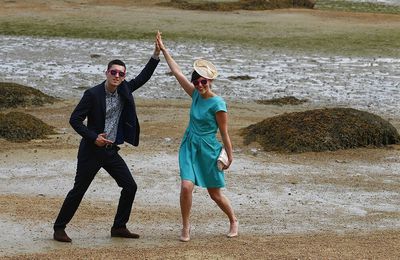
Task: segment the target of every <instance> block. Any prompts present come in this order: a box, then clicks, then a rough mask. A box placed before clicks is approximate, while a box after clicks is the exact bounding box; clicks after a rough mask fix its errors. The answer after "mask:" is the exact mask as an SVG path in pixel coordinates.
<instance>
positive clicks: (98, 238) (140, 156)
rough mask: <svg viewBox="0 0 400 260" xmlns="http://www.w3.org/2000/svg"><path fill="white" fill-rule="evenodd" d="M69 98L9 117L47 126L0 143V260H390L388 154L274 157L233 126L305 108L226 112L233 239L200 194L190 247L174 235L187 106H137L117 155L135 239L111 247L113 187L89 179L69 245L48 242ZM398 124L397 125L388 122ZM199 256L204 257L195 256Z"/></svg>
mask: <svg viewBox="0 0 400 260" xmlns="http://www.w3.org/2000/svg"><path fill="white" fill-rule="evenodd" d="M75 103H76V100H69V101H61V102H58V103H56V104H53V105H48V106H45V107H39V108H26V109H19V110H21V111H25V112H29V113H30V114H33V115H35V116H36V117H38V118H40V119H42V120H43V121H45V122H46V123H48V124H51V125H53V126H55V127H56V129H57V131H58V134H56V135H53V136H50V137H49V138H48V139H44V140H33V141H30V142H28V143H11V142H8V141H5V140H1V141H0V144H1V147H2V149H1V152H0V158H1V161H0V169H1V179H2V180H1V184H0V190H1V195H0V198H1V199H0V202H1V203H0V208H1V210H0V212H1V214H0V218H1V222H0V229H1V230H2V233H3V234H6V235H2V243H1V245H0V255H1V257H4V258H15V259H24V258H25V259H32V258H34V259H54V258H58V259H66V258H68V259H70V258H71V257H73V258H90V259H99V258H102V259H103V258H106V259H108V258H112V259H122V258H126V257H128V258H134V259H136V258H155V259H159V258H162V259H172V258H176V257H182V258H187V259H215V258H222V259H227V258H255V259H260V258H270V259H277V258H278V259H279V258H286V259H287V258H299V259H304V258H311V259H321V258H331V259H396V258H398V256H399V252H400V251H399V250H400V248H399V242H400V233H399V227H400V221H399V219H400V218H399V217H400V216H399V214H400V213H399V207H398V201H399V199H400V194H399V169H400V157H399V155H400V146H390V147H387V148H381V149H372V148H362V149H354V150H346V151H337V152H323V153H302V154H276V153H266V152H263V151H262V150H261V149H260V147H259V146H258V145H257V144H256V143H253V144H251V145H249V146H244V145H243V143H242V137H241V136H240V134H239V133H240V129H241V128H242V127H243V126H246V125H248V124H250V123H252V122H258V121H260V120H262V119H263V118H264V117H268V116H273V115H276V114H280V113H284V112H290V111H300V110H306V109H312V107H310V105H308V104H304V105H300V106H271V105H269V106H266V105H260V104H256V103H251V102H249V103H232V102H231V103H229V107H230V120H231V124H230V129H231V130H230V133H231V135H232V139H233V143H234V156H235V161H234V164H233V165H232V167H231V169H230V170H228V171H227V172H226V180H227V188H226V189H225V192H226V194H227V196H229V198H230V199H231V200H232V204H233V206H234V208H235V209H236V212H237V215H238V217H239V220H240V236H239V237H238V238H235V239H227V238H226V237H225V233H226V232H227V229H228V222H227V219H226V218H225V216H224V215H223V214H222V213H221V212H220V210H219V209H218V208H217V207H216V205H215V204H214V203H212V202H211V200H210V198H209V197H208V195H207V193H206V191H205V190H203V189H196V191H195V194H194V207H193V214H192V222H193V223H192V225H193V233H192V241H191V242H190V243H187V244H184V243H181V242H179V241H178V235H179V230H180V211H179V173H178V165H177V150H178V147H179V143H180V138H181V135H182V133H183V131H184V129H185V126H186V123H187V112H188V108H189V103H188V101H187V100H140V99H139V100H138V112H139V115H140V120H141V122H142V129H143V130H142V138H141V144H140V146H139V147H138V148H133V147H129V146H125V145H124V146H123V147H122V149H121V151H120V152H121V153H122V154H123V156H124V157H125V158H126V161H127V163H128V165H129V167H130V169H131V170H132V172H133V175H134V178H135V179H136V181H137V183H138V186H139V190H138V193H137V197H136V200H135V204H134V209H133V211H132V214H131V220H130V223H129V228H130V229H131V230H134V231H136V232H139V233H140V234H141V235H142V238H141V239H139V240H134V241H129V240H123V239H115V238H111V237H110V235H109V229H110V225H111V222H112V219H113V216H114V212H115V210H116V205H117V200H118V197H119V191H120V190H119V188H118V187H117V185H116V184H115V183H114V181H113V180H112V178H111V177H110V176H109V175H108V174H107V173H106V172H104V171H100V172H99V174H98V176H97V177H96V178H95V181H94V182H93V183H92V185H91V187H90V188H89V190H88V192H87V194H86V195H85V198H84V201H83V203H82V204H81V207H80V208H79V210H78V212H77V214H76V215H75V217H74V219H73V220H72V222H71V223H70V225H69V226H68V228H67V231H68V233H69V234H70V236H71V237H72V239H73V242H72V243H71V244H67V245H65V244H60V243H58V242H56V241H53V240H52V223H53V222H54V219H55V217H56V214H57V213H58V210H59V207H60V206H61V203H62V201H63V199H64V196H65V195H66V193H67V192H68V190H69V189H70V188H71V187H72V184H73V178H74V172H75V166H76V159H75V158H76V152H77V146H78V142H79V136H78V135H77V134H76V133H74V131H73V130H72V128H70V127H69V126H68V123H67V121H68V118H69V115H70V112H71V111H72V109H73V107H74V105H75ZM394 123H395V125H396V127H397V128H398V127H399V123H400V120H399V118H397V119H396V120H395V121H394ZM205 248H207V249H205Z"/></svg>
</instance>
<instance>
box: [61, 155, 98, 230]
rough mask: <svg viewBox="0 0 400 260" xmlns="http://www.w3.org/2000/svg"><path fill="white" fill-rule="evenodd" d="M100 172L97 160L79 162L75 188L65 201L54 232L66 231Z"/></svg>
mask: <svg viewBox="0 0 400 260" xmlns="http://www.w3.org/2000/svg"><path fill="white" fill-rule="evenodd" d="M99 170H100V165H99V163H98V162H97V160H94V159H93V160H89V161H85V163H82V162H80V161H79V160H78V166H77V170H76V176H75V183H74V187H73V188H72V190H70V191H69V192H68V194H67V197H66V198H65V200H64V203H63V205H62V207H61V209H60V212H59V214H58V217H57V219H56V221H55V223H54V231H58V230H64V229H65V227H66V225H67V224H68V223H69V222H70V221H71V219H72V217H73V216H74V214H75V212H76V210H77V209H78V207H79V204H80V203H81V201H82V198H83V195H85V192H86V191H87V189H88V188H89V185H90V183H91V182H92V181H93V179H94V176H96V173H97V172H98V171H99Z"/></svg>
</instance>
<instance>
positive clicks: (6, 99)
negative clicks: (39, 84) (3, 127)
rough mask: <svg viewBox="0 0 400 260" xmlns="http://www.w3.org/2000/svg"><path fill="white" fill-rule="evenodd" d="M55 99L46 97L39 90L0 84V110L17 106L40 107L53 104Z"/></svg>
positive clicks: (11, 84) (17, 85) (5, 83)
mask: <svg viewBox="0 0 400 260" xmlns="http://www.w3.org/2000/svg"><path fill="white" fill-rule="evenodd" d="M56 100H57V99H56V98H54V97H52V96H48V95H46V94H44V93H43V92H41V91H40V90H37V89H34V88H31V87H27V86H23V85H20V84H16V83H8V82H0V108H11V107H12V108H15V107H18V106H29V105H34V106H42V105H44V104H46V103H53V102H54V101H56Z"/></svg>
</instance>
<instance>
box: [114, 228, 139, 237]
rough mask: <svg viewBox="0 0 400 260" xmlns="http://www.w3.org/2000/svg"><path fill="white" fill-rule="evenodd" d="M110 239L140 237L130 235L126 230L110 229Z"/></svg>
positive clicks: (133, 234)
mask: <svg viewBox="0 0 400 260" xmlns="http://www.w3.org/2000/svg"><path fill="white" fill-rule="evenodd" d="M111 237H124V238H139V237H140V236H139V235H138V234H135V233H131V232H130V231H129V230H128V229H127V228H125V227H122V228H111Z"/></svg>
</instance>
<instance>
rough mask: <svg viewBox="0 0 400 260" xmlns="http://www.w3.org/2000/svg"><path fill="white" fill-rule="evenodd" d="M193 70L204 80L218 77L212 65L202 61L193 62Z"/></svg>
mask: <svg viewBox="0 0 400 260" xmlns="http://www.w3.org/2000/svg"><path fill="white" fill-rule="evenodd" d="M193 69H194V70H195V71H196V72H197V73H198V74H199V75H200V76H202V77H203V78H206V79H215V78H216V77H217V76H218V71H217V69H216V68H215V66H214V64H212V63H211V62H209V61H207V60H204V59H198V60H195V62H194V63H193Z"/></svg>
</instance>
